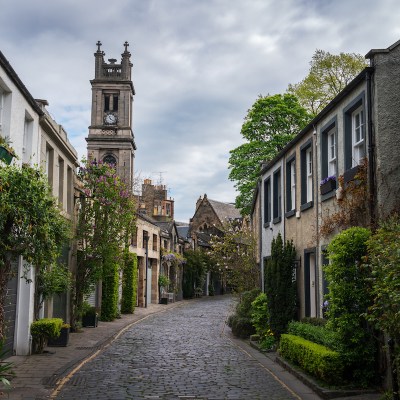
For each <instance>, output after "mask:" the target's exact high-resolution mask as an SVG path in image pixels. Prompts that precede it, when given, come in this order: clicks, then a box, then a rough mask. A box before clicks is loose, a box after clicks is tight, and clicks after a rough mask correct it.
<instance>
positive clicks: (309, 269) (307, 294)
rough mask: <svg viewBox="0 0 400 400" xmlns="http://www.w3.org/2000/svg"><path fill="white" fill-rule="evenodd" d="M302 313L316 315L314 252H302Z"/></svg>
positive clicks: (308, 315) (309, 315) (307, 315)
mask: <svg viewBox="0 0 400 400" xmlns="http://www.w3.org/2000/svg"><path fill="white" fill-rule="evenodd" d="M304 314H305V316H306V317H316V316H317V279H316V265H315V252H314V251H306V252H305V254H304Z"/></svg>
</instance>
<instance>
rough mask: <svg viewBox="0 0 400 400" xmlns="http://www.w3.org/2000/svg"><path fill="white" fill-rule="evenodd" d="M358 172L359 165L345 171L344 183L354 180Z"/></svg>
mask: <svg viewBox="0 0 400 400" xmlns="http://www.w3.org/2000/svg"><path fill="white" fill-rule="evenodd" d="M357 173H358V165H356V166H355V167H353V168H350V169H348V170H347V171H345V172H344V174H343V180H344V183H348V182H350V181H352V180H354V178H355V176H356V175H357Z"/></svg>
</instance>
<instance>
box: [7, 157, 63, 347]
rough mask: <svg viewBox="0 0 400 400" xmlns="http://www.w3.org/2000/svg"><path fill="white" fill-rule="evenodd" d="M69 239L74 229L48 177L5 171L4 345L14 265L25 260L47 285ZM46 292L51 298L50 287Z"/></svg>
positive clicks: (35, 171) (22, 169)
mask: <svg viewBox="0 0 400 400" xmlns="http://www.w3.org/2000/svg"><path fill="white" fill-rule="evenodd" d="M69 237H70V226H69V224H68V223H67V220H66V219H65V218H64V217H63V216H62V215H61V213H60V209H59V208H58V206H57V204H56V201H55V199H54V198H53V197H52V195H51V190H50V187H49V185H48V182H47V177H45V176H44V174H43V173H42V172H41V171H40V170H38V169H36V168H32V167H30V166H29V165H27V164H24V165H23V166H22V167H18V166H7V167H1V168H0V341H2V340H3V339H4V322H5V321H4V302H5V298H6V294H7V283H8V281H9V279H10V278H11V276H12V267H11V263H12V261H13V260H15V259H16V258H17V257H18V256H22V257H23V260H24V262H25V263H26V265H25V266H26V267H28V268H30V265H33V266H34V267H35V268H36V271H35V272H36V273H35V276H36V279H37V281H38V282H43V283H45V282H47V278H46V273H47V271H49V270H51V269H52V268H54V270H56V264H57V261H58V257H59V255H60V252H61V248H62V246H63V245H64V244H65V243H66V242H67V241H68V239H69ZM61 280H62V279H61ZM47 283H48V282H47ZM58 283H60V282H59V281H58ZM64 283H65V282H64ZM62 284H63V282H61V286H62ZM57 285H58V284H57ZM57 285H56V286H57ZM53 288H54V287H53ZM39 289H40V287H39ZM42 289H43V290H44V291H45V293H46V295H49V294H51V293H49V292H51V290H50V289H49V285H47V286H46V287H43V288H42ZM37 295H38V294H36V296H37ZM35 311H37V310H35Z"/></svg>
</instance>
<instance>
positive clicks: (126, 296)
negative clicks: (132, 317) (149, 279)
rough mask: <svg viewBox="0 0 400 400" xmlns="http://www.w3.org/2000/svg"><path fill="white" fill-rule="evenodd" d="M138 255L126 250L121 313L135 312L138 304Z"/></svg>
mask: <svg viewBox="0 0 400 400" xmlns="http://www.w3.org/2000/svg"><path fill="white" fill-rule="evenodd" d="M136 290H137V255H136V254H134V253H129V251H125V253H124V271H123V275H122V299H121V313H123V314H133V312H134V311H135V306H136Z"/></svg>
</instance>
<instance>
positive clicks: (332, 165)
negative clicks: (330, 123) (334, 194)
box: [327, 129, 336, 176]
mask: <svg viewBox="0 0 400 400" xmlns="http://www.w3.org/2000/svg"><path fill="white" fill-rule="evenodd" d="M327 146H328V149H327V150H328V176H336V131H335V129H331V130H330V131H329V132H328V134H327Z"/></svg>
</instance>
